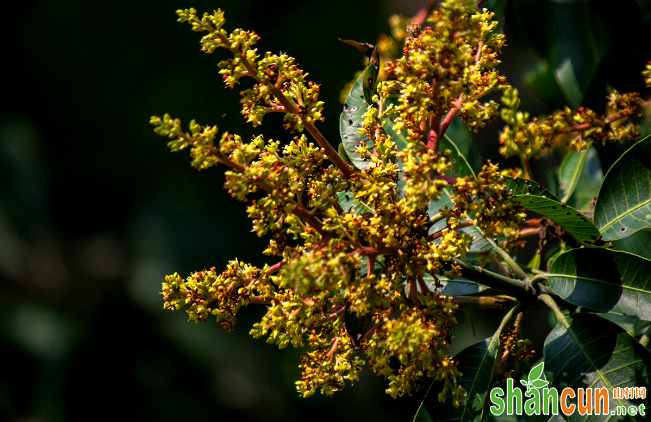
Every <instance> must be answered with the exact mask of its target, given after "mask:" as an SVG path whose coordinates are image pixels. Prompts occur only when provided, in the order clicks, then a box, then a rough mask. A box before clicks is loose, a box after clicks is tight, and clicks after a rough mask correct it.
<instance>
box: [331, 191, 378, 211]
mask: <svg viewBox="0 0 651 422" xmlns="http://www.w3.org/2000/svg"><path fill="white" fill-rule="evenodd" d="M337 196H338V197H339V205H341V208H343V210H344V211H351V210H352V211H354V212H355V213H356V214H360V215H364V214H368V213H374V212H375V210H374V209H373V208H371V207H370V206H368V205H367V204H365V203H364V202H362V201H360V200H359V199H357V198H355V195H353V194H352V193H350V192H337Z"/></svg>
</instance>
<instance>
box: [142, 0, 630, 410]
mask: <svg viewBox="0 0 651 422" xmlns="http://www.w3.org/2000/svg"><path fill="white" fill-rule="evenodd" d="M476 3H477V2H476V1H474V0H446V1H444V2H442V7H441V9H440V10H437V11H434V12H433V14H432V15H431V16H430V17H429V18H428V19H427V20H426V21H425V24H424V25H423V26H419V25H410V26H407V27H406V28H405V30H404V35H405V37H406V38H405V39H404V48H403V53H404V56H403V57H402V58H400V59H398V60H396V61H394V62H391V63H389V64H388V65H387V66H386V68H385V75H386V76H385V78H386V79H385V80H384V81H383V82H381V83H380V85H379V89H378V93H377V95H368V96H367V95H366V92H365V95H364V97H363V98H365V99H364V101H366V102H372V103H373V104H366V105H367V106H368V108H367V111H366V114H364V116H363V118H362V120H360V122H359V128H360V133H361V134H363V135H364V134H365V135H366V136H367V142H366V141H364V142H360V143H359V145H356V150H355V151H354V152H355V154H356V155H357V157H358V158H360V159H361V160H363V162H364V163H365V165H364V166H362V167H363V168H355V167H353V166H352V165H351V164H348V163H347V162H346V160H345V159H344V157H342V156H340V155H339V154H337V152H336V151H335V150H334V149H333V148H332V146H331V145H330V144H329V143H328V142H327V141H326V140H325V138H324V137H323V135H322V134H321V133H320V132H319V131H318V129H317V128H316V126H315V123H316V122H318V121H321V120H323V114H322V106H323V104H322V103H321V102H320V101H319V100H318V94H319V86H318V85H316V84H313V83H311V82H307V81H306V80H305V77H306V76H307V73H304V72H303V71H302V70H300V69H299V68H298V67H297V66H296V63H295V60H294V59H293V58H291V57H289V56H287V55H284V54H283V55H274V54H270V53H267V54H266V55H265V56H264V58H260V55H259V54H258V52H257V49H255V48H253V47H254V46H255V44H256V42H257V41H258V40H259V37H258V35H257V34H255V33H254V32H252V31H244V30H235V31H233V32H232V33H231V34H229V33H227V32H226V31H225V30H224V29H223V25H224V14H223V12H221V11H217V12H215V13H214V14H204V15H203V17H201V18H200V17H199V16H197V12H196V11H195V10H194V9H188V10H181V11H178V12H177V13H178V15H179V21H181V22H187V23H190V24H191V25H192V28H193V30H195V31H199V32H207V35H205V36H204V37H203V38H202V40H201V44H202V49H203V50H204V51H205V52H207V53H212V52H214V51H215V50H216V49H217V48H225V49H227V50H229V51H230V52H231V53H232V54H233V57H232V58H230V59H228V60H225V61H223V62H221V63H220V65H219V66H220V68H221V71H220V73H221V74H222V75H223V78H224V83H225V84H226V86H228V87H230V88H233V87H234V86H235V85H237V84H239V83H240V81H241V80H242V78H244V77H247V78H250V79H252V80H253V84H254V85H253V87H252V88H249V89H245V90H243V91H242V114H243V115H244V116H245V118H246V119H247V121H249V122H250V123H252V125H253V126H254V127H257V126H258V125H260V124H261V123H262V120H263V117H264V116H265V115H266V113H269V112H282V113H284V114H285V127H286V128H287V129H288V130H289V131H290V132H294V131H298V132H303V131H306V132H308V134H309V135H311V137H312V138H313V139H314V141H315V142H316V144H315V143H312V142H310V141H309V140H308V137H307V136H306V135H304V134H303V135H301V136H296V137H294V138H293V140H291V141H289V142H288V143H287V144H286V145H284V146H283V145H281V143H280V142H279V141H271V140H265V139H264V138H263V137H262V136H257V137H254V138H253V139H252V140H251V141H249V142H245V141H243V140H242V138H241V137H240V136H238V135H235V134H228V133H223V134H222V135H221V136H218V129H217V127H214V126H212V127H211V126H205V127H204V126H201V125H199V124H197V123H196V122H194V121H192V122H191V123H190V127H189V131H184V130H183V129H182V125H181V122H180V121H179V120H178V119H173V118H171V117H170V116H169V115H165V116H164V117H163V118H159V117H153V118H152V120H151V123H152V124H154V125H155V126H156V129H155V131H156V133H158V134H160V135H163V136H166V137H169V138H170V139H171V141H170V142H169V143H168V145H169V146H170V148H171V149H172V150H173V151H179V150H183V149H185V148H190V149H191V156H192V159H193V160H192V165H193V166H194V167H195V168H197V169H205V168H208V167H211V166H214V165H215V164H218V163H220V164H224V165H226V166H227V167H229V170H228V171H227V172H226V183H225V187H226V189H228V191H229V193H230V194H231V195H232V196H233V197H234V198H236V199H238V200H240V201H247V200H249V198H248V196H249V195H250V194H252V193H256V192H257V194H256V195H255V196H256V199H255V200H252V201H251V203H250V206H249V207H248V209H247V213H248V215H249V217H250V218H251V219H252V221H253V231H254V232H255V233H256V234H257V235H259V236H270V238H271V239H270V243H269V247H268V248H267V249H266V250H265V251H264V253H265V254H266V255H268V256H270V257H276V260H277V262H276V263H274V264H272V265H266V266H264V267H263V268H257V267H255V266H252V265H249V264H245V263H240V262H238V261H233V262H231V263H230V264H229V266H228V268H227V269H226V271H224V272H223V273H221V274H218V273H217V272H216V271H215V269H214V268H213V269H211V270H209V271H201V272H198V273H194V274H192V275H191V276H190V277H188V278H187V279H183V278H181V277H180V276H179V275H178V274H174V275H172V276H168V277H167V278H166V282H165V283H164V285H163V295H164V298H165V307H166V308H167V309H171V310H174V311H177V310H179V309H181V308H183V307H186V306H187V307H188V310H187V312H188V314H189V316H190V319H191V320H194V321H196V322H201V321H204V320H205V319H206V318H207V317H208V315H210V314H212V315H214V316H215V317H216V318H217V320H218V321H219V322H220V323H221V324H222V326H223V327H224V328H225V329H226V330H232V328H233V325H234V324H235V322H236V315H237V312H238V310H239V309H240V308H241V307H243V306H247V305H249V304H252V303H254V304H263V305H266V306H267V313H266V314H265V316H264V317H263V318H262V320H261V321H260V322H259V323H256V324H255V325H254V326H253V328H252V330H251V334H252V335H253V336H254V337H266V338H267V341H268V342H269V343H273V344H276V345H277V346H278V347H281V348H283V347H287V346H289V345H292V346H294V347H304V346H307V347H308V348H309V350H308V351H307V352H306V354H305V355H304V356H303V357H302V359H301V363H300V367H301V368H302V369H303V374H302V377H301V379H300V380H299V381H298V382H297V388H298V391H299V392H300V393H301V394H302V395H303V396H309V395H311V394H314V393H315V392H316V391H318V390H320V391H321V392H322V393H324V394H328V395H329V394H332V393H333V392H336V391H338V390H341V389H342V388H343V387H344V385H345V380H349V381H354V380H356V379H357V377H358V373H359V371H360V370H361V368H362V366H363V364H364V363H365V362H364V359H363V357H362V356H363V355H366V357H367V361H366V363H367V364H368V365H369V366H370V367H371V368H372V370H373V371H374V372H376V373H377V374H380V375H383V376H385V377H386V378H387V379H388V381H389V387H388V389H387V393H388V394H390V395H392V396H394V397H397V396H400V395H403V394H411V393H412V392H413V391H416V390H418V389H419V388H421V387H423V386H424V385H426V381H425V380H424V379H425V378H428V377H429V378H430V379H435V380H438V381H441V382H442V383H443V385H444V390H443V392H442V393H441V395H440V396H439V397H440V398H441V399H442V400H445V398H446V397H447V396H448V394H450V395H451V396H452V399H453V402H454V403H455V404H456V405H458V404H459V403H461V401H462V400H463V397H464V390H463V388H461V387H459V386H458V385H457V384H456V383H455V382H454V381H455V379H456V378H457V377H458V376H459V375H460V373H459V371H458V369H457V362H455V361H454V360H452V359H450V358H449V357H447V356H446V354H445V347H446V346H448V345H449V344H450V342H451V341H452V338H451V335H450V332H449V329H450V327H451V326H452V325H453V324H455V322H456V320H455V317H454V314H455V310H456V307H457V306H456V305H455V304H454V302H453V301H452V299H451V298H450V297H445V296H442V295H441V294H440V292H437V291H436V288H437V286H436V284H435V285H434V286H432V285H429V286H428V284H427V283H426V282H425V278H426V277H427V276H429V277H433V278H434V279H435V280H437V278H439V277H447V278H449V279H453V278H456V277H459V276H460V275H461V267H460V265H459V264H458V262H457V261H456V260H457V259H459V258H464V257H465V256H466V254H467V253H468V252H469V251H470V248H471V245H472V243H473V241H474V240H475V239H474V237H473V236H471V235H469V234H466V233H463V232H462V231H461V230H460V229H462V228H464V227H469V226H471V225H474V226H476V227H477V228H478V229H479V230H480V232H483V234H484V236H486V237H491V238H496V239H497V240H499V238H513V237H517V233H518V229H517V227H518V224H519V223H520V222H521V221H522V219H523V217H524V214H523V213H522V210H521V208H520V207H519V206H518V204H516V203H514V202H512V201H511V193H510V192H509V190H508V189H507V186H506V181H505V179H504V178H503V177H502V176H501V175H500V173H499V171H498V168H497V166H494V165H492V164H490V163H489V164H488V165H486V166H484V168H483V170H482V171H481V172H480V173H479V175H478V177H477V178H476V179H475V178H472V177H465V178H457V177H453V176H450V175H449V173H450V172H451V170H452V168H453V165H454V164H453V161H452V160H451V151H442V152H440V151H439V148H438V147H439V143H440V142H439V141H440V140H441V139H442V137H443V136H444V134H445V131H446V129H447V128H448V127H449V125H450V123H451V121H452V119H454V118H455V117H456V116H460V117H461V118H463V119H464V121H465V122H466V125H467V126H468V127H469V128H471V129H477V128H480V127H482V126H483V125H484V124H485V123H486V122H487V121H488V120H490V119H492V118H493V117H494V116H495V115H496V114H497V104H496V103H494V102H493V101H489V102H484V103H482V102H480V101H479V100H480V99H481V98H482V97H483V96H485V95H486V94H488V93H490V92H493V91H496V90H504V89H506V88H507V87H508V85H507V84H506V81H505V79H504V78H503V77H502V76H500V75H499V74H498V72H497V70H496V69H495V67H496V65H497V64H498V63H499V60H497V53H498V52H499V50H500V48H501V47H502V46H503V45H504V38H503V36H502V35H497V34H493V33H492V31H493V30H494V28H495V26H496V22H493V21H492V20H491V19H492V17H493V14H492V13H489V12H488V11H486V10H482V11H480V10H479V9H478V8H477V4H476ZM387 49H388V47H387ZM374 86H375V85H374V84H366V86H365V89H366V91H369V89H372V88H373V87H374ZM396 92H397V93H398V99H397V101H396V100H395V93H396ZM516 96H517V95H516ZM360 101H361V100H360ZM634 102H635V99H634V98H632V99H630V101H629V103H630V104H633V103H634ZM618 104H619V103H618ZM620 106H621V104H620ZM516 108H517V107H516ZM360 115H361V113H360ZM520 120H523V119H520ZM520 120H518V122H520ZM387 122H391V126H392V131H389V129H386V130H385V128H387ZM523 124H524V120H523V121H522V122H520V123H518V124H517V125H516V124H514V127H515V126H517V127H520V126H522V125H523ZM401 130H402V131H405V132H406V136H403V137H402V138H401V140H400V141H399V140H398V139H397V138H396V139H392V137H391V136H390V135H389V134H388V133H387V132H391V133H395V132H397V133H398V134H399V133H400V131H401ZM514 130H516V129H514ZM398 136H399V135H398ZM399 143H400V145H399ZM443 195H449V197H450V198H451V202H450V204H449V206H445V207H444V208H443V209H440V210H434V211H433V213H432V210H431V208H432V206H431V205H432V204H433V203H435V202H436V201H438V200H439V199H441V197H442V196H443ZM442 220H444V223H445V224H444V225H443V226H442V227H440V229H438V230H436V231H433V230H431V229H432V227H433V225H434V224H435V223H437V222H440V221H442ZM290 236H291V237H293V240H292V241H289V238H290Z"/></svg>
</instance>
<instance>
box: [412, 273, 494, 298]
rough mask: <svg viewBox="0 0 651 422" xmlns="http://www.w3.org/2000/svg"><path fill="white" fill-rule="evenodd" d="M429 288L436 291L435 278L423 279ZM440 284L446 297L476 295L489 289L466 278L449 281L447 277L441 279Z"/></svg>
mask: <svg viewBox="0 0 651 422" xmlns="http://www.w3.org/2000/svg"><path fill="white" fill-rule="evenodd" d="M423 279H424V280H425V284H427V287H428V288H429V289H430V290H431V291H434V289H436V282H435V281H434V278H433V277H423ZM439 283H440V284H442V285H443V289H442V290H440V292H441V294H442V295H445V296H464V295H471V294H474V293H479V292H483V291H484V290H486V289H488V287H486V286H484V285H482V284H478V283H475V282H474V281H471V280H468V279H465V278H455V279H454V280H449V279H447V278H445V277H439Z"/></svg>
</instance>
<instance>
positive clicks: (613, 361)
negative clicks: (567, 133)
mask: <svg viewBox="0 0 651 422" xmlns="http://www.w3.org/2000/svg"><path fill="white" fill-rule="evenodd" d="M543 354H544V356H545V375H546V377H547V380H549V381H550V383H551V385H552V387H555V388H556V389H557V390H558V391H559V392H560V391H561V390H562V389H563V388H565V387H570V388H573V389H574V390H575V391H576V390H577V389H578V388H593V389H594V388H607V389H608V391H611V392H612V390H613V388H615V387H639V386H648V385H649V383H650V382H651V379H650V372H651V352H649V351H648V350H646V349H645V348H644V347H642V346H641V345H640V344H639V343H638V342H636V341H635V339H633V337H631V336H630V335H628V334H627V333H626V332H624V330H622V329H621V328H620V327H618V326H617V325H615V324H613V323H612V322H610V321H607V320H605V319H603V318H600V317H598V316H597V315H592V314H578V315H574V316H573V317H569V316H564V317H563V318H562V319H561V320H560V321H559V322H558V324H557V325H556V327H554V329H553V330H552V332H551V333H550V334H549V336H548V337H547V339H546V340H545V347H544V350H543ZM632 404H634V403H631V402H629V401H627V400H623V399H614V398H612V395H611V400H610V408H609V409H610V410H614V409H615V406H624V405H625V406H628V405H632ZM635 404H637V403H635ZM610 416H611V415H605V416H604V417H601V418H598V417H597V416H588V415H586V416H580V415H579V414H578V412H577V413H574V414H573V415H572V417H571V419H570V420H571V421H575V420H576V421H594V420H604V421H605V420H622V419H617V418H613V419H610Z"/></svg>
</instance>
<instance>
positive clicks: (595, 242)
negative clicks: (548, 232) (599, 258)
mask: <svg viewBox="0 0 651 422" xmlns="http://www.w3.org/2000/svg"><path fill="white" fill-rule="evenodd" d="M513 200H515V201H521V203H522V206H523V207H524V208H526V209H528V210H530V211H533V212H535V213H538V214H540V215H542V216H544V217H547V218H548V219H550V220H552V221H553V222H554V223H556V224H558V225H559V226H561V227H562V228H563V230H565V232H566V233H569V234H570V235H572V237H574V238H575V239H576V240H577V241H578V242H580V243H583V244H585V245H591V246H600V245H602V242H600V237H601V234H600V233H599V230H597V227H595V225H594V223H593V222H592V221H591V220H590V219H589V218H588V217H586V216H585V215H583V214H582V213H580V212H579V211H577V210H576V209H574V208H572V207H570V206H569V205H565V204H563V203H561V202H557V201H554V200H553V199H549V198H544V197H542V196H536V195H516V196H514V197H513Z"/></svg>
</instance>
